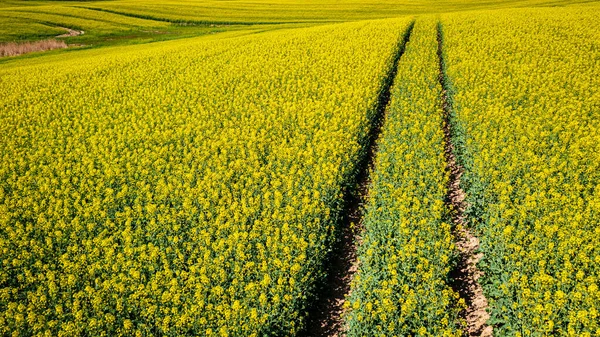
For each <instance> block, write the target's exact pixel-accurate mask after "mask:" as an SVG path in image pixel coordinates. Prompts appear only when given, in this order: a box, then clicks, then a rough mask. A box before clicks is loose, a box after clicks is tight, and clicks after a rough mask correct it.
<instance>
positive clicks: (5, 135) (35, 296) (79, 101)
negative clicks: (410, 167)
mask: <svg viewBox="0 0 600 337" xmlns="http://www.w3.org/2000/svg"><path fill="white" fill-rule="evenodd" d="M408 23H409V21H408V20H405V19H397V20H385V21H374V22H373V21H371V22H357V23H347V24H339V25H330V26H321V27H315V28H307V29H298V30H287V31H285V30H282V31H278V32H270V33H263V34H256V35H250V36H245V37H231V36H230V37H228V38H222V39H220V40H216V39H204V38H196V39H186V40H181V41H171V42H166V43H156V44H153V45H148V46H132V47H129V48H126V49H125V50H124V51H118V49H102V50H96V51H82V52H73V53H70V54H69V58H68V59H65V60H56V58H54V61H51V62H46V63H44V64H41V65H39V64H38V65H36V64H35V62H32V63H30V64H29V65H27V64H26V63H25V62H24V63H23V64H22V65H20V66H19V65H14V66H12V67H7V68H4V69H2V70H0V102H2V105H0V121H1V122H0V335H12V336H26V335H27V336H46V335H47V336H118V335H127V336H148V335H163V336H176V335H200V336H222V337H225V336H267V335H277V336H284V335H292V334H294V333H295V332H296V331H298V329H299V328H300V327H301V325H302V318H303V316H304V315H305V311H304V307H305V306H306V300H307V297H308V296H310V294H311V291H312V288H313V285H314V282H315V280H316V279H318V277H319V275H320V274H321V272H320V266H321V263H322V261H323V258H324V256H325V254H326V252H327V251H328V249H329V248H330V243H331V240H332V235H333V232H334V227H335V223H336V221H337V219H338V217H339V212H340V208H341V198H340V196H341V195H342V194H343V193H344V186H346V185H347V182H348V181H349V179H350V175H351V174H352V173H353V171H354V169H353V167H354V165H355V162H356V161H357V158H358V155H359V153H360V151H361V146H362V145H361V144H363V140H364V139H365V137H366V134H367V132H368V130H369V128H370V122H371V120H372V118H373V116H374V111H373V107H374V106H375V103H376V102H375V101H376V98H377V93H378V90H379V85H380V83H381V81H382V79H383V78H384V77H385V74H386V73H387V70H388V68H389V66H390V63H391V59H392V56H393V52H394V50H395V47H396V45H397V42H398V40H399V39H400V38H401V36H402V35H403V34H404V32H405V30H406V28H407V27H408ZM100 54H102V56H103V57H99V55H100Z"/></svg>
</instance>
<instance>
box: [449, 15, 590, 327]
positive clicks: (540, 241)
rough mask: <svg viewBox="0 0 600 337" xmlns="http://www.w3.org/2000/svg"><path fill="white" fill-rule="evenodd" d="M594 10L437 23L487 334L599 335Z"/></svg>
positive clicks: (451, 17)
mask: <svg viewBox="0 0 600 337" xmlns="http://www.w3.org/2000/svg"><path fill="white" fill-rule="evenodd" d="M597 18H598V16H597V11H594V10H590V9H588V8H577V7H572V8H560V9H558V8H553V9H550V8H546V9H536V10H533V9H519V10H517V9H514V10H503V11H495V12H476V13H464V14H453V15H446V16H444V17H443V24H444V26H443V27H444V36H445V46H444V48H445V53H446V56H447V57H446V61H447V74H448V78H449V80H450V81H451V82H452V86H453V100H454V107H455V109H456V119H455V123H456V124H457V125H458V126H459V127H460V128H461V129H462V133H461V137H462V140H461V143H462V154H461V160H462V161H463V164H464V166H465V168H466V172H465V175H464V176H463V178H464V181H465V183H466V184H465V188H466V190H467V193H468V201H469V203H470V204H471V209H470V210H469V215H470V217H471V218H472V219H474V221H475V224H474V225H475V226H476V228H477V229H478V231H479V233H480V235H481V250H482V252H483V253H484V254H485V255H484V257H483V260H482V262H481V264H480V268H481V269H482V270H483V271H484V272H485V277H484V278H482V279H481V280H480V281H481V282H482V285H483V287H484V291H485V293H486V296H487V297H488V299H489V301H490V309H491V320H490V323H491V324H493V325H494V329H495V330H494V334H495V335H502V336H504V335H507V336H597V335H600V313H599V311H600V290H599V287H598V285H599V282H600V280H599V278H600V114H599V113H598V112H599V110H598V109H599V107H600V77H599V76H598V74H600V62H598V60H599V59H600V43H599V41H600V40H599V39H598V38H599V36H600V35H598V30H597V21H598V20H597Z"/></svg>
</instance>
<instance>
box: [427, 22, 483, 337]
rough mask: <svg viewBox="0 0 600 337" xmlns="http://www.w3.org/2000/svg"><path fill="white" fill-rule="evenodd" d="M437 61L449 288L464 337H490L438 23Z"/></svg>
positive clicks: (476, 243) (476, 240)
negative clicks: (451, 266) (453, 261)
mask: <svg viewBox="0 0 600 337" xmlns="http://www.w3.org/2000/svg"><path fill="white" fill-rule="evenodd" d="M437 38H438V59H439V67H440V74H439V81H440V84H441V85H442V89H443V91H442V107H443V110H444V125H443V129H444V143H445V145H444V146H445V156H446V163H447V169H448V171H449V173H450V181H449V184H448V196H447V201H446V206H447V207H448V208H449V209H450V211H451V215H452V222H453V228H454V233H453V234H454V238H455V243H456V249H457V250H458V253H459V260H458V264H457V266H456V268H455V270H453V271H452V274H451V278H452V280H453V282H452V283H453V284H452V287H453V289H454V290H455V291H456V292H458V293H459V294H460V297H461V298H463V299H464V300H465V303H466V305H467V308H466V309H465V310H464V311H463V312H462V313H461V316H462V318H463V319H464V320H465V321H466V326H465V327H464V331H465V335H466V336H478V337H490V336H492V335H493V328H492V326H489V325H487V324H486V322H487V320H488V319H489V318H490V315H489V313H488V312H487V308H488V301H487V298H486V297H485V295H484V294H483V288H482V287H481V285H480V284H479V282H478V279H479V278H480V277H481V276H482V275H483V273H482V272H481V271H480V270H479V269H478V268H477V263H478V262H479V260H480V259H481V258H482V257H483V254H482V253H480V252H478V250H479V239H478V238H477V237H476V236H475V235H474V234H473V232H472V231H471V230H470V229H469V228H468V227H467V221H466V217H465V214H464V212H465V210H466V208H467V203H466V201H465V192H464V191H463V189H462V188H461V176H462V174H463V167H462V166H461V165H460V163H459V162H458V161H457V158H456V151H455V147H454V143H453V129H452V123H451V120H450V119H451V111H452V106H451V103H450V100H449V97H448V85H447V83H446V77H445V73H444V71H445V70H444V61H443V49H442V48H443V37H442V28H441V24H438V34H437Z"/></svg>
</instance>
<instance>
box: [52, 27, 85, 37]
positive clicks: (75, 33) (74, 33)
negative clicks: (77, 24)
mask: <svg viewBox="0 0 600 337" xmlns="http://www.w3.org/2000/svg"><path fill="white" fill-rule="evenodd" d="M59 28H60V29H64V30H66V31H67V32H66V33H64V34H60V35H56V37H72V36H79V35H83V34H85V32H84V31H83V30H74V29H71V28H66V27H59Z"/></svg>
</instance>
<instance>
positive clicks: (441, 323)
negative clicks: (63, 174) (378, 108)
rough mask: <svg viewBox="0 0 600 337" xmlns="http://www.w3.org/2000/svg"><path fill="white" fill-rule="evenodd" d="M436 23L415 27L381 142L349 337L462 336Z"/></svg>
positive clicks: (426, 20) (352, 298) (421, 22)
mask: <svg viewBox="0 0 600 337" xmlns="http://www.w3.org/2000/svg"><path fill="white" fill-rule="evenodd" d="M436 23H437V21H436V20H435V19H434V18H424V19H419V20H417V22H416V24H415V27H414V29H413V32H412V35H411V37H410V41H409V43H408V45H407V48H406V51H405V53H404V55H403V56H402V58H401V59H400V62H399V65H398V74H397V76H396V80H395V83H394V86H393V88H392V92H391V94H392V97H391V102H390V104H389V107H388V113H387V117H386V120H385V124H384V127H383V131H382V134H381V136H380V139H379V141H378V153H377V158H376V161H375V169H374V172H373V174H372V177H373V178H372V185H371V188H370V192H369V202H368V204H367V206H366V210H365V217H364V227H365V230H364V239H363V243H362V244H361V246H360V250H359V252H358V259H359V270H358V274H357V275H358V276H357V277H356V278H355V280H354V282H353V285H352V291H351V296H350V298H349V301H350V302H351V303H352V304H351V305H350V306H351V307H352V308H353V309H352V310H351V312H350V313H349V315H348V317H347V321H348V325H349V332H348V336H459V335H460V334H461V330H460V328H459V325H458V320H457V317H458V311H459V305H458V304H457V302H458V301H457V298H458V295H457V294H456V293H455V292H454V291H453V290H452V289H451V288H450V287H449V285H448V273H449V271H450V269H451V267H452V263H451V261H452V260H453V259H454V256H455V252H454V245H453V242H452V240H453V239H452V235H451V232H450V225H449V217H448V214H447V212H446V210H445V206H444V198H445V196H446V194H447V188H446V185H447V183H448V174H447V173H446V169H445V168H446V161H445V158H444V134H443V130H442V124H443V116H444V115H443V111H442V105H441V93H442V88H441V85H440V84H439V82H438V73H439V71H438V56H437V40H436V32H437V30H436Z"/></svg>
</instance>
